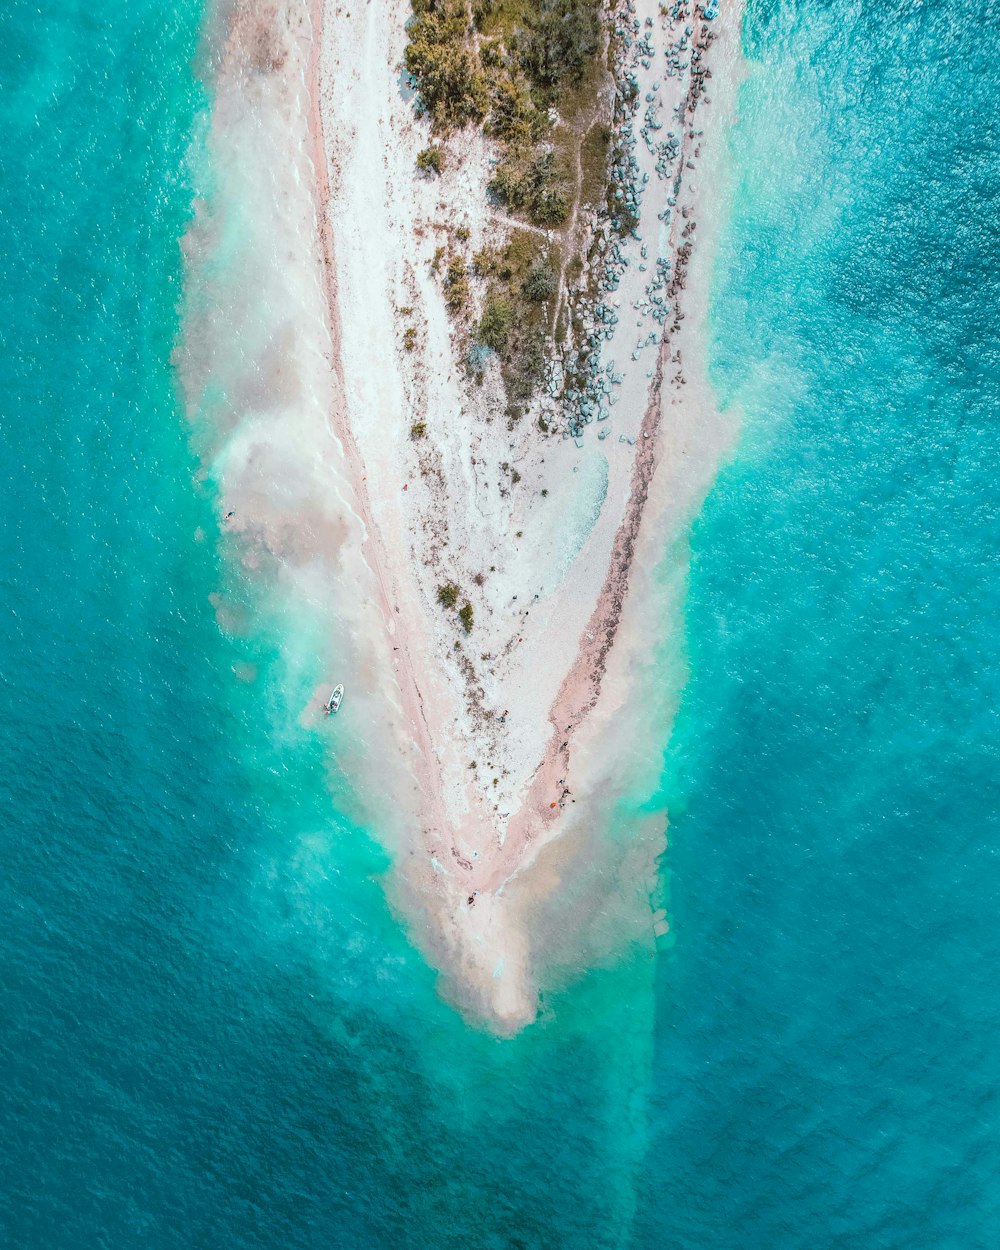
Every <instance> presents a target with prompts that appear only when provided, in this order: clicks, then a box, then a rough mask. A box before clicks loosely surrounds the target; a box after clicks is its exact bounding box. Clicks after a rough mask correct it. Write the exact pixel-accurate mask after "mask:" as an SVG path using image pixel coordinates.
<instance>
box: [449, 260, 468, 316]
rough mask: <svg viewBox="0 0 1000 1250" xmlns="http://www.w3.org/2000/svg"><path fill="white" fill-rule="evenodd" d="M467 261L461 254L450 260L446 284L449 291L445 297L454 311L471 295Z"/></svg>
mask: <svg viewBox="0 0 1000 1250" xmlns="http://www.w3.org/2000/svg"><path fill="white" fill-rule="evenodd" d="M467 273H468V270H467V269H466V265H465V261H464V260H463V259H462V257H461V256H453V257H452V258H451V260H450V261H448V269H447V271H446V272H445V279H444V285H445V290H446V292H447V294H446V296H445V298H446V300H447V303H448V307H449V308H450V309H451V311H452V312H457V311H458V310H459V309H460V308H461V307H462V306H463V305H464V304H465V301H466V299H467V298H468V296H469V280H468V277H467Z"/></svg>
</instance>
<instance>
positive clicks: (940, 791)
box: [0, 0, 1000, 1250]
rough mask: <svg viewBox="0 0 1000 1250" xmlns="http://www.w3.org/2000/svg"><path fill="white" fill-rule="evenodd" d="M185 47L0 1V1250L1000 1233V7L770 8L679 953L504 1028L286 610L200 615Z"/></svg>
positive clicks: (669, 640)
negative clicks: (184, 303)
mask: <svg viewBox="0 0 1000 1250" xmlns="http://www.w3.org/2000/svg"><path fill="white" fill-rule="evenodd" d="M203 21H204V14H203V12H202V10H201V5H200V4H199V3H197V2H196V0H173V2H172V3H171V4H168V5H164V4H163V3H162V2H161V0H156V2H154V0H128V3H124V2H120V3H119V2H112V0H92V2H91V3H86V4H85V3H82V2H77V3H74V2H72V0H52V2H51V3H47V4H43V5H39V4H36V3H34V2H31V3H29V2H28V0H6V3H5V4H4V6H3V11H2V15H0V28H2V34H3V38H2V39H0V122H2V127H0V133H2V135H3V141H2V143H0V279H2V280H0V305H2V308H0V419H2V433H3V439H2V445H0V490H2V496H0V498H2V520H3V523H2V531H0V535H2V537H0V595H2V607H3V630H2V634H0V779H2V780H0V804H2V806H0V837H2V861H0V862H2V871H0V1078H2V1079H0V1141H2V1143H3V1147H2V1151H0V1245H2V1246H4V1247H11V1248H12V1250H90V1248H91V1247H93V1248H95V1250H96V1248H100V1250H132V1248H134V1247H137V1246H142V1247H144V1248H145V1250H315V1248H320V1247H322V1248H326V1247H337V1248H338V1250H341V1248H343V1250H355V1248H359V1250H360V1248H362V1247H364V1248H367V1247H386V1248H387V1250H388V1248H392V1250H395V1248H397V1247H399V1248H410V1247H412V1248H414V1250H418V1248H419V1250H423V1248H430V1250H433V1248H437V1247H442V1248H448V1250H451V1248H454V1250H458V1248H459V1247H461V1248H462V1250H480V1248H482V1250H507V1248H508V1247H510V1248H514V1247H521V1248H525V1250H529V1248H530V1250H533V1248H535V1247H539V1248H542V1247H544V1248H546V1250H550V1248H551V1250H555V1248H559V1250H563V1248H566V1250H569V1248H574V1250H575V1248H580V1250H591V1248H602V1250H603V1248H605V1247H606V1248H608V1250H610V1248H612V1247H614V1248H618V1247H630V1248H631V1247H634V1248H636V1250H916V1248H920V1250H979V1248H983V1250H990V1248H994V1247H996V1246H998V1245H1000V975H998V973H1000V854H998V851H1000V786H998V750H997V742H998V729H1000V726H998V723H997V722H998V716H997V708H998V706H1000V679H998V674H1000V579H998V577H997V555H996V553H997V550H998V548H1000V523H998V501H1000V487H998V483H1000V439H998V429H997V426H998V412H1000V317H998V315H997V310H998V308H1000V255H998V249H1000V167H998V162H997V151H998V149H1000V83H998V76H1000V75H998V69H997V66H998V65H1000V9H998V6H997V4H996V3H991V2H987V3H985V4H973V3H971V2H970V0H958V2H957V3H956V4H952V5H948V6H946V5H944V4H936V3H923V4H920V3H912V2H906V3H903V2H901V0H879V2H878V3H875V2H874V0H853V2H848V0H838V2H836V3H822V2H821V0H796V2H795V3H781V2H779V0H773V2H771V3H762V2H759V0H751V3H750V5H749V8H748V11H747V13H746V17H745V25H744V42H745V50H746V54H747V57H748V59H749V63H750V75H749V77H748V79H747V81H746V82H745V84H744V86H743V88H742V95H741V102H740V116H739V121H738V124H737V125H736V126H735V127H734V129H733V131H732V133H731V136H730V146H731V162H732V168H731V173H732V187H733V191H732V195H731V197H730V198H729V200H727V201H726V203H725V204H722V203H721V202H720V208H719V211H720V213H723V212H724V213H726V214H727V218H726V220H725V221H724V222H723V223H722V227H721V228H722V240H723V242H722V245H721V250H720V254H719V259H718V265H717V268H716V279H715V289H714V292H713V342H712V345H711V357H712V362H713V381H714V383H715V385H716V388H717V391H718V395H719V399H720V402H721V403H722V404H724V405H726V406H727V407H729V408H730V409H732V410H734V411H738V412H739V413H740V414H741V419H742V422H743V435H742V439H741V442H740V446H739V450H738V452H737V454H736V456H735V458H734V459H733V460H732V461H731V462H730V463H729V464H727V465H726V466H724V467H723V469H722V471H721V473H720V477H719V479H718V483H717V485H716V488H715V489H714V491H713V493H712V494H711V495H710V497H709V499H708V501H707V504H706V506H705V508H704V511H703V513H702V515H701V516H700V517H699V518H698V519H697V521H696V523H695V525H694V529H693V533H692V553H693V554H692V564H691V573H690V586H689V593H688V599H687V612H686V631H685V638H684V640H683V647H684V651H685V653H686V657H687V664H688V668H689V677H688V682H687V686H686V690H685V694H684V697H683V701H682V705H681V711H680V714H679V716H678V719H677V721H676V722H675V724H674V725H673V726H670V725H668V724H664V725H663V727H662V734H663V744H664V748H663V749H664V773H663V793H664V798H665V800H666V803H667V805H668V806H669V809H670V813H671V824H670V830H669V850H668V852H667V855H666V858H665V862H664V864H663V873H664V880H665V883H666V887H667V890H668V897H669V913H670V920H671V924H672V933H671V937H670V939H669V941H668V942H667V943H665V944H664V947H663V949H662V950H661V952H660V954H659V956H658V958H657V959H656V960H655V961H654V960H651V959H650V958H649V957H648V954H646V953H644V952H643V953H638V952H629V951H628V950H626V951H623V952H622V953H621V957H620V959H619V960H618V961H617V962H616V963H614V964H613V965H605V966H602V967H599V968H577V969H575V970H569V971H567V972H566V974H565V976H564V977H563V980H562V983H561V984H560V985H559V986H558V987H556V988H555V989H551V990H550V991H549V992H548V993H547V994H546V996H545V998H544V1001H543V1006H542V1013H541V1016H540V1018H539V1021H538V1022H537V1023H536V1024H535V1025H534V1026H532V1027H531V1028H529V1029H527V1030H526V1031H525V1032H524V1033H522V1034H521V1035H520V1036H519V1037H517V1038H516V1039H514V1040H512V1041H499V1040H497V1039H495V1038H493V1037H491V1036H490V1035H489V1034H488V1033H486V1032H483V1031H480V1030H477V1029H475V1028H473V1027H471V1026H469V1025H468V1024H466V1023H464V1022H463V1021H462V1020H461V1019H460V1018H459V1016H458V1015H456V1014H455V1013H454V1012H453V1011H452V1010H451V1009H450V1008H449V1007H447V1006H446V1005H445V1004H444V1003H443V1002H442V1001H441V1000H440V999H439V997H438V995H437V993H436V989H435V978H434V973H433V971H432V970H430V969H428V968H427V967H426V965H425V964H424V963H423V961H422V960H421V958H420V956H419V955H418V954H417V953H416V951H415V949H414V948H413V946H411V944H410V941H409V939H408V936H407V934H406V933H405V932H404V930H403V929H402V928H401V926H400V925H399V923H398V922H397V920H396V919H395V918H394V917H393V916H392V915H391V914H390V912H389V909H388V906H387V904H386V902H385V896H384V893H383V890H382V886H381V882H380V877H381V875H382V874H383V873H384V871H385V868H386V862H385V857H384V854H383V853H382V852H381V851H380V850H379V849H378V843H377V837H376V836H375V835H377V831H375V830H367V829H364V828H359V827H356V825H354V824H352V823H351V821H350V820H348V819H347V818H346V817H340V816H338V815H337V811H338V810H341V811H348V810H351V808H350V805H349V803H348V802H347V801H346V797H345V801H344V802H338V789H337V787H338V786H341V785H342V784H343V782H342V781H337V779H336V774H333V775H332V776H331V770H330V769H329V766H328V761H327V760H326V759H325V757H324V744H323V742H322V741H320V740H319V738H318V737H317V736H316V735H314V734H312V733H310V732H308V731H306V730H304V729H301V728H299V726H298V723H297V719H296V711H297V707H296V704H295V698H294V697H293V695H290V694H289V691H288V682H287V673H286V671H285V668H284V667H283V664H282V661H281V658H280V656H281V648H280V646H279V642H280V639H278V638H277V637H276V636H275V629H276V628H277V626H276V624H275V621H274V619H272V618H270V617H268V618H265V617H264V615H263V614H262V613H259V612H255V608H254V605H253V604H252V603H251V602H250V601H249V600H248V602H247V604H246V610H245V613H244V614H243V616H242V617H241V618H240V628H239V629H235V628H233V627H232V624H231V623H230V627H229V628H227V630H226V631H225V632H223V631H222V630H221V629H220V627H219V624H218V623H217V620H216V614H215V610H214V608H213V602H212V599H211V596H213V595H214V594H215V593H216V592H217V591H218V590H219V588H220V586H221V585H222V584H223V582H224V581H225V582H227V589H228V593H229V594H230V596H231V595H232V593H233V589H232V586H231V584H229V583H230V582H231V574H227V573H226V571H225V570H224V569H223V568H222V567H221V565H220V560H219V557H218V556H217V554H216V553H217V549H218V548H217V540H218V520H217V510H216V506H215V501H214V499H213V498H212V495H211V492H210V491H209V490H208V489H206V488H204V487H202V486H201V485H200V484H199V483H198V481H197V480H196V479H197V475H198V468H197V461H196V458H195V456H194V453H193V451H192V450H191V448H190V446H189V436H188V431H187V429H186V428H185V423H184V418H183V416H182V415H181V411H180V405H179V402H178V399H177V395H176V387H175V378H174V374H173V371H172V367H171V363H170V358H171V352H172V350H173V347H174V345H175V343H176V341H177V336H178V330H179V327H178V312H177V309H178V307H179V305H180V299H181V292H180V282H181V262H180V253H179V248H178V240H179V239H180V238H181V236H182V234H183V233H184V229H185V225H186V223H187V221H188V218H189V213H190V211H191V197H192V177H191V174H190V168H191V155H190V154H191V153H192V152H197V151H198V150H199V145H200V144H201V135H202V132H203V129H204V125H205V110H206V90H207V88H206V87H205V86H204V85H203V84H202V83H201V82H200V70H199V65H200V61H199V31H200V30H201V29H202V23H203ZM227 579H228V580H227ZM654 644H655V645H656V646H657V647H658V648H659V649H660V650H661V652H662V656H663V671H664V673H665V674H668V675H670V676H669V678H668V677H667V676H665V678H664V680H668V679H669V680H674V678H673V676H672V675H673V674H674V673H676V672H677V671H678V667H679V666H678V663H677V656H678V651H679V647H680V640H679V639H677V638H676V637H675V636H667V634H666V631H665V634H664V637H662V638H660V639H657V640H651V645H654ZM331 787H332V796H333V797H332V799H331Z"/></svg>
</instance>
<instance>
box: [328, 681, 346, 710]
mask: <svg viewBox="0 0 1000 1250" xmlns="http://www.w3.org/2000/svg"><path fill="white" fill-rule="evenodd" d="M343 697H344V687H343V686H334V688H333V692H332V694H331V695H330V697H329V699H327V701H326V714H327V716H332V715H333V714H334V712H335V711H336V710H337V708H338V707H340V701H341V699H343Z"/></svg>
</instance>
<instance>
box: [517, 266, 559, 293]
mask: <svg viewBox="0 0 1000 1250" xmlns="http://www.w3.org/2000/svg"><path fill="white" fill-rule="evenodd" d="M522 289H523V291H524V295H525V298H526V299H530V300H532V301H533V302H535V303H537V304H544V303H545V301H546V300H549V299H551V298H552V296H553V295H555V293H556V271H555V270H554V269H553V268H552V266H551V265H550V264H549V263H548V262H547V261H544V260H538V261H535V263H534V264H533V265H532V266H531V268H530V269H529V270H528V276H527V277H526V278H525V280H524V287H523V288H522Z"/></svg>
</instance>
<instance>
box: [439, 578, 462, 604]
mask: <svg viewBox="0 0 1000 1250" xmlns="http://www.w3.org/2000/svg"><path fill="white" fill-rule="evenodd" d="M438 603H440V605H441V606H442V607H443V608H453V607H454V606H455V604H456V603H458V587H457V586H456V585H455V584H454V582H445V584H444V585H443V586H439V587H438Z"/></svg>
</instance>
